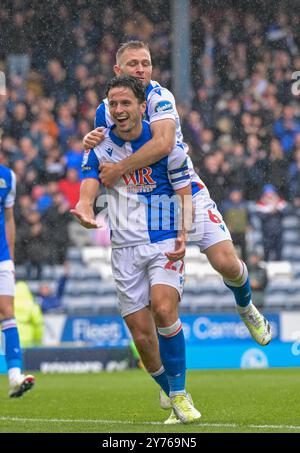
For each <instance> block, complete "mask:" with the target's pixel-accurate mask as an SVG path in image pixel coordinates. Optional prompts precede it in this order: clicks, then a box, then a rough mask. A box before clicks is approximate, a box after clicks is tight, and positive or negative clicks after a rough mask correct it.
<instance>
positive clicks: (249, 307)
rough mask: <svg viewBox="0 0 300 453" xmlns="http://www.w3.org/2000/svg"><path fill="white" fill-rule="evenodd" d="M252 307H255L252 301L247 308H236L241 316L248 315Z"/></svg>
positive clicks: (237, 306) (238, 306)
mask: <svg viewBox="0 0 300 453" xmlns="http://www.w3.org/2000/svg"><path fill="white" fill-rule="evenodd" d="M252 305H253V304H252V300H250V303H249V304H248V305H247V307H241V306H240V305H236V308H237V311H238V312H239V314H240V315H246V314H247V313H248V311H249V310H250V309H251V307H252Z"/></svg>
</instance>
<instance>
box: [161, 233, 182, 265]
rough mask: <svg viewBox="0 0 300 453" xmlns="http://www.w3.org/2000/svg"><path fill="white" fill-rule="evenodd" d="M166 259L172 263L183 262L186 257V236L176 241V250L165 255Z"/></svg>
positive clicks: (179, 237)
mask: <svg viewBox="0 0 300 453" xmlns="http://www.w3.org/2000/svg"><path fill="white" fill-rule="evenodd" d="M165 255H166V257H167V258H168V259H169V260H170V261H178V260H182V259H183V258H184V255H185V237H184V235H180V236H178V237H177V239H176V241H175V250H174V252H167V253H165Z"/></svg>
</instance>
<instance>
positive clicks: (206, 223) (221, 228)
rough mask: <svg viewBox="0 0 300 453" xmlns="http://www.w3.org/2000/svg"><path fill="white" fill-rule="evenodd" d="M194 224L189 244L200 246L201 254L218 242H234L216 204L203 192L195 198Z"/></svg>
mask: <svg viewBox="0 0 300 453" xmlns="http://www.w3.org/2000/svg"><path fill="white" fill-rule="evenodd" d="M193 205H194V209H195V211H194V223H193V228H192V231H191V232H190V233H189V235H188V241H187V242H188V243H189V244H190V243H192V244H195V245H198V246H199V248H200V251H201V252H204V251H205V250H206V249H208V247H211V246H212V245H214V244H217V243H218V242H221V241H225V240H229V241H232V239H231V235H230V232H229V230H228V228H227V226H226V224H225V222H224V220H223V217H222V214H221V213H220V212H219V211H218V208H217V205H216V203H215V202H214V201H213V200H212V199H211V198H210V197H209V196H207V195H206V194H205V192H203V195H202V194H201V192H199V194H197V195H196V196H195V197H194V198H193Z"/></svg>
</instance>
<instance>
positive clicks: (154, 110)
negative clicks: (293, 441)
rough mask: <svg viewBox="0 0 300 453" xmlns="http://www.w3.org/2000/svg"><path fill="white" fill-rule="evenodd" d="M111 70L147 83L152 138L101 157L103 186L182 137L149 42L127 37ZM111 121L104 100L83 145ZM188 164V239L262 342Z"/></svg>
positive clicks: (241, 270) (240, 268)
mask: <svg viewBox="0 0 300 453" xmlns="http://www.w3.org/2000/svg"><path fill="white" fill-rule="evenodd" d="M114 71H115V73H116V74H118V75H119V74H130V75H132V76H134V77H137V78H138V79H140V80H141V81H142V83H143V84H144V86H145V88H146V95H147V96H146V98H147V110H146V117H147V119H148V121H149V122H150V126H151V132H152V140H150V141H149V142H147V143H146V144H144V145H143V146H142V147H141V148H140V149H139V150H138V151H137V152H136V153H134V154H133V155H131V156H129V157H127V158H126V159H124V160H123V161H121V162H118V163H117V164H112V163H103V164H102V165H101V167H100V169H101V173H100V176H101V180H102V182H103V184H104V185H105V186H106V187H111V186H112V185H113V184H114V183H115V182H116V181H117V180H118V179H119V178H120V176H121V175H123V174H124V173H126V172H128V171H135V170H137V169H139V168H142V167H145V166H147V165H150V164H152V163H154V162H156V161H158V160H160V159H162V158H163V157H165V156H167V155H168V154H169V153H170V151H171V149H172V148H173V145H174V142H175V141H176V142H181V143H182V146H184V148H185V149H186V148H187V147H186V145H185V144H184V143H183V142H182V134H181V127H180V120H179V115H178V112H177V110H176V104H175V99H174V96H173V95H172V93H171V92H170V91H169V90H167V89H166V88H164V87H162V86H160V85H159V84H158V83H157V82H154V81H152V80H151V73H152V63H151V55H150V51H149V48H148V46H147V45H146V44H145V43H143V42H141V41H129V42H127V43H125V44H123V45H122V46H121V47H120V48H119V50H118V52H117V55H116V65H115V66H114ZM112 122H113V119H112V118H111V116H110V114H109V111H108V109H107V102H106V100H104V102H103V103H101V104H100V106H99V107H98V109H97V112H96V117H95V126H96V128H97V129H95V130H94V131H92V132H90V133H89V134H87V136H86V137H85V139H84V146H85V148H89V147H93V146H95V145H96V144H98V143H99V142H100V141H101V140H102V139H103V133H102V132H101V129H100V128H99V127H100V126H104V127H106V126H109V125H111V124H112ZM188 161H189V168H190V175H191V180H192V187H193V201H194V205H195V211H196V213H195V222H196V224H197V231H198V232H199V234H196V235H194V236H193V238H192V239H193V242H194V243H196V244H197V245H199V248H200V251H201V252H203V253H205V254H206V256H207V258H208V260H209V262H210V263H211V265H212V266H213V267H214V269H216V270H217V271H218V272H219V273H220V274H221V275H222V277H223V280H224V283H225V285H226V286H227V287H228V288H229V289H230V290H231V291H232V293H233V295H234V297H235V300H236V307H237V310H238V312H239V314H240V316H241V318H242V320H243V321H244V322H245V324H246V326H247V328H248V329H249V332H250V334H251V335H252V337H253V338H254V340H255V341H257V343H259V344H260V345H267V344H268V343H269V342H270V341H271V338H272V335H271V331H270V325H269V323H268V321H267V320H266V319H265V318H264V317H263V316H262V315H261V314H260V313H259V311H258V310H257V309H256V307H255V306H254V304H253V303H252V300H251V287H250V282H249V277H248V270H247V266H246V264H245V263H244V262H242V261H241V260H240V259H239V258H238V256H237V254H236V251H235V248H234V246H233V243H232V240H231V236H230V233H229V231H228V228H227V227H226V225H225V223H224V221H223V219H222V216H221V214H220V213H219V211H218V210H217V207H216V205H215V203H214V202H213V200H211V198H210V196H209V193H208V190H207V188H206V187H205V185H204V183H203V182H202V181H201V180H200V178H199V177H198V176H197V175H196V174H195V172H194V170H193V167H192V163H191V161H190V159H189V158H188Z"/></svg>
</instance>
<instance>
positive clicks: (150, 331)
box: [112, 246, 170, 395]
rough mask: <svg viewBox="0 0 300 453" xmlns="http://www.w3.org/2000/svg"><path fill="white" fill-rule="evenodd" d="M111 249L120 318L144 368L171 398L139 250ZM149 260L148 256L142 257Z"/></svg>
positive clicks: (134, 248) (147, 283) (145, 271)
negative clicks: (126, 327) (124, 323)
mask: <svg viewBox="0 0 300 453" xmlns="http://www.w3.org/2000/svg"><path fill="white" fill-rule="evenodd" d="M140 247H141V246H136V247H124V248H122V249H121V248H120V249H113V250H112V270H113V275H114V279H115V282H116V289H117V293H118V304H119V310H120V313H121V316H122V317H123V318H124V321H125V322H126V324H127V326H128V328H129V330H130V332H131V335H132V338H133V340H134V343H135V345H136V347H137V350H138V352H139V354H140V356H141V359H142V362H143V364H144V366H145V369H146V370H147V371H148V372H149V373H150V375H151V376H152V377H153V379H154V380H155V381H156V382H157V384H158V385H159V386H160V387H161V389H163V391H164V392H165V393H166V395H169V390H170V389H169V383H168V378H167V375H166V372H165V370H164V367H163V366H162V362H161V358H160V354H159V347H158V338H157V332H156V326H155V323H154V320H153V316H152V313H151V310H150V308H149V300H150V284H149V279H148V275H147V270H146V267H145V263H144V262H143V260H142V259H141V256H140V254H139V248H140ZM141 255H142V256H144V257H145V258H146V261H147V259H148V258H147V254H145V253H143V252H142V254H141Z"/></svg>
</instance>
